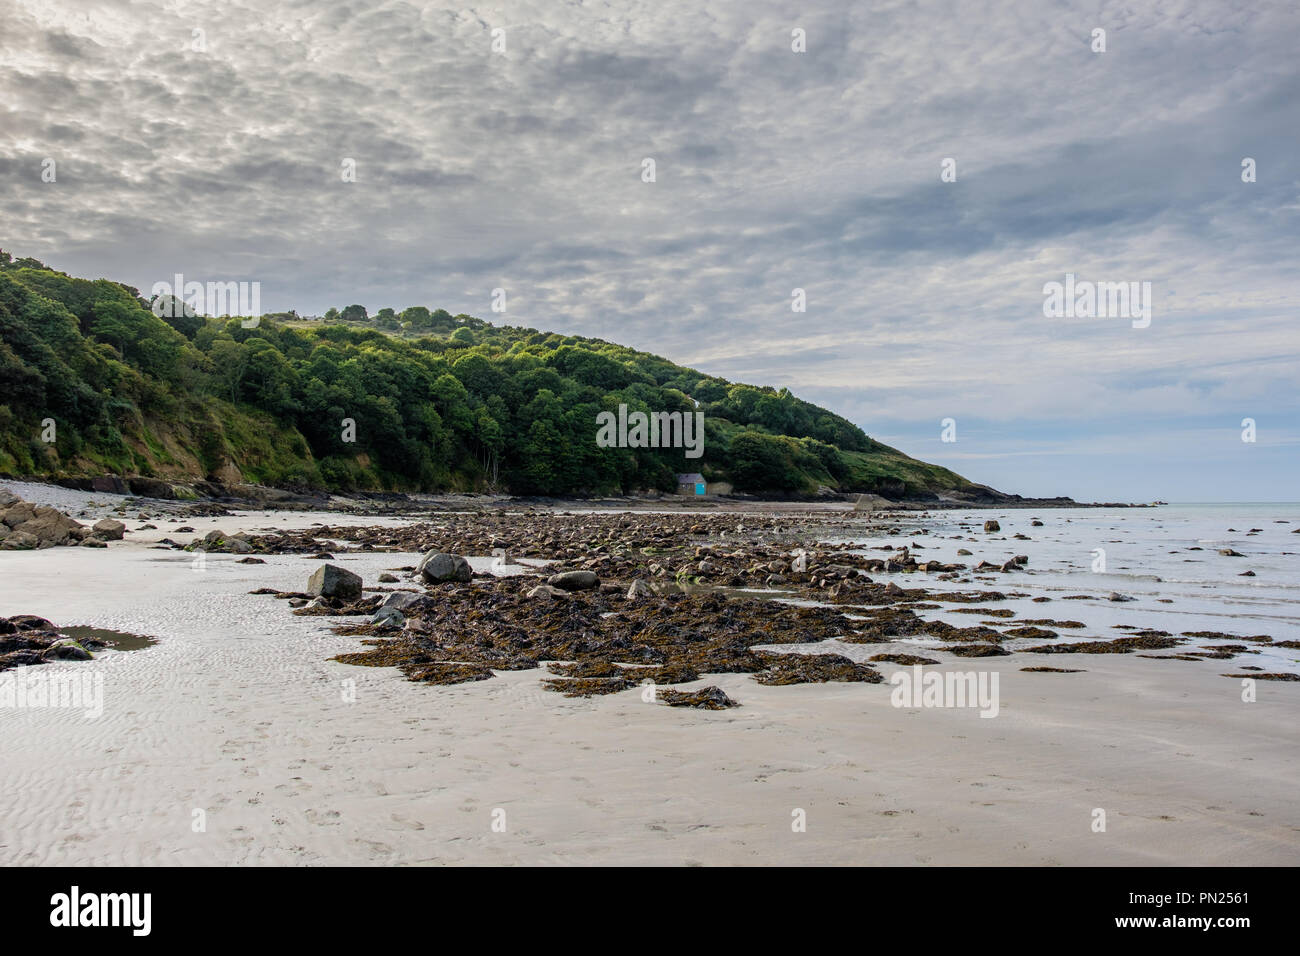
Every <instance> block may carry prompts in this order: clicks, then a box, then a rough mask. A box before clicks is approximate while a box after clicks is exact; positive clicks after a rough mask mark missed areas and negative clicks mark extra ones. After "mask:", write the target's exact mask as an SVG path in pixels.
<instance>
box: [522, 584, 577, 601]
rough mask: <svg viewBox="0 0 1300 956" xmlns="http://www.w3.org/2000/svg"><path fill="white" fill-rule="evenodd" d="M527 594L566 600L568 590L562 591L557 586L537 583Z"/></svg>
mask: <svg viewBox="0 0 1300 956" xmlns="http://www.w3.org/2000/svg"><path fill="white" fill-rule="evenodd" d="M528 596H529V597H530V598H537V599H543V600H563V601H567V600H568V599H569V592H568V591H563V590H561V589H560V588H557V587H552V586H551V585H549V584H539V585H537V587H535V588H533V589H532V590H531V591H529V592H528Z"/></svg>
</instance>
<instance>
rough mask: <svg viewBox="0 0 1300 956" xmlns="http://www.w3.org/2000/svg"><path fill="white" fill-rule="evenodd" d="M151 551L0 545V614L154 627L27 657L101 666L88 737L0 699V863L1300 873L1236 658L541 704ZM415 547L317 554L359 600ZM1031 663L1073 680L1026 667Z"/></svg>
mask: <svg viewBox="0 0 1300 956" xmlns="http://www.w3.org/2000/svg"><path fill="white" fill-rule="evenodd" d="M100 497H103V496H100ZM65 504H66V502H65ZM326 520H328V521H329V522H331V523H334V524H339V523H343V522H345V521H349V520H353V519H348V518H340V517H339V516H337V515H330V516H327V517H326V516H321V515H312V514H306V513H303V514H294V515H284V514H277V515H269V514H244V515H239V516H237V517H223V518H203V519H192V520H187V522H186V523H188V524H190V525H192V526H193V527H194V528H195V529H196V532H197V533H198V534H200V535H201V534H203V533H204V532H205V531H206V530H208V529H209V528H210V527H221V528H223V529H225V530H227V531H233V530H238V529H253V528H257V527H264V526H270V525H275V526H277V527H282V528H283V527H289V526H299V527H305V526H307V525H309V524H310V523H311V522H313V521H326ZM355 521H356V522H357V523H366V524H376V523H379V522H377V521H376V519H373V518H369V519H364V518H361V517H357V518H355ZM140 523H141V522H139V521H129V522H128V526H129V527H131V528H133V529H134V528H136V527H138V526H139V524H140ZM167 533H168V531H167V525H166V524H164V525H163V526H162V527H161V528H160V529H159V530H157V531H146V532H141V533H132V534H129V535H128V540H127V541H124V542H115V543H113V544H112V545H111V547H110V548H108V549H104V550H90V549H82V548H54V549H49V550H43V551H37V552H29V553H19V552H0V615H12V614H17V613H34V614H39V615H43V616H45V617H48V618H49V619H51V620H52V621H55V622H56V623H57V624H59V625H73V624H82V623H87V624H89V623H93V624H96V625H98V626H101V627H111V628H115V629H118V630H123V631H129V632H135V633H142V634H149V635H154V636H158V637H160V638H161V640H160V642H159V643H158V644H157V645H156V646H154V647H151V648H149V649H147V650H144V651H134V652H112V651H109V652H103V653H101V654H99V655H97V657H96V659H95V661H93V662H89V663H82V664H63V663H60V664H49V665H44V667H43V668H41V669H42V670H51V669H54V668H73V667H80V668H93V669H94V671H95V672H96V673H102V675H103V678H104V680H103V687H104V712H103V714H102V716H100V717H98V718H97V719H89V718H87V717H86V716H84V714H83V713H82V712H80V711H76V710H69V709H33V708H28V709H16V708H0V764H2V765H3V767H4V773H3V775H0V807H3V809H2V810H0V863H3V864H5V865H54V864H67V865H101V864H129V865H137V864H141V865H156V864H207V865H265V864H295V865H312V864H344V865H355V864H376V863H379V864H456V863H468V864H500V863H539V864H589V863H607V864H657V865H659V864H662V865H682V864H685V865H695V864H703V865H717V864H778V863H785V864H810V863H826V864H902V865H913V864H956V865H971V864H1012V865H1019V864H1023V865H1053V864H1084V865H1113V864H1120V865H1122V864H1138V865H1143V864H1155V865H1162V864H1195V865H1199V864H1218V865H1294V864H1295V863H1297V862H1298V861H1300V809H1298V808H1297V804H1296V801H1295V792H1296V788H1297V785H1298V784H1300V767H1298V765H1297V764H1298V761H1297V753H1298V751H1297V747H1296V742H1297V741H1296V730H1295V728H1296V726H1297V725H1298V723H1300V721H1298V718H1300V688H1297V686H1296V685H1295V684H1287V683H1273V682H1265V681H1261V682H1259V683H1258V690H1257V694H1258V699H1257V700H1256V701H1255V702H1253V703H1245V702H1243V701H1242V699H1241V686H1240V685H1241V682H1240V681H1237V680H1231V679H1227V678H1224V677H1222V676H1220V674H1221V673H1223V672H1225V671H1227V670H1232V669H1235V668H1234V665H1233V664H1232V663H1227V662H1220V661H1207V662H1203V663H1195V664H1191V663H1189V664H1186V665H1183V664H1180V663H1178V662H1168V661H1156V660H1149V659H1142V658H1140V657H1137V656H1135V655H1124V656H1106V655H1070V656H1068V657H1062V656H1061V655H1050V656H1049V655H1026V654H1015V655H1013V656H1011V657H1004V658H988V659H980V660H977V661H946V662H945V663H943V664H942V665H941V666H939V667H935V668H927V670H931V669H933V670H938V671H941V672H942V671H949V670H959V671H969V670H975V669H979V670H985V671H996V672H997V673H998V675H999V680H1000V691H1001V702H1000V712H999V714H998V716H997V717H996V718H994V719H987V718H982V717H980V716H979V712H978V711H977V710H975V709H957V708H948V709H942V708H907V707H902V708H899V707H894V706H892V705H891V701H890V698H891V691H892V687H891V685H890V684H889V683H884V684H875V685H871V684H835V683H831V684H809V685H799V686H777V687H768V686H762V685H759V684H757V683H755V682H754V681H753V680H751V679H750V677H749V676H748V675H745V674H721V675H709V676H708V677H707V679H706V680H704V681H701V682H699V683H700V684H701V685H702V684H716V685H718V686H720V687H721V688H723V689H724V690H725V691H726V692H727V693H728V694H729V695H731V696H732V697H734V698H735V699H736V700H737V701H739V702H740V704H741V706H740V707H738V708H735V709H732V710H728V711H722V712H709V711H694V710H690V709H676V708H668V707H664V706H661V705H658V704H655V703H647V702H645V701H643V700H642V697H641V695H640V694H638V693H636V692H635V691H631V692H624V693H619V694H614V695H610V696H606V697H598V698H592V699H568V698H565V697H562V696H561V695H559V694H554V693H548V692H544V691H542V690H541V687H540V679H541V678H542V677H543V676H545V675H544V674H542V673H539V672H538V671H536V670H532V671H515V672H501V673H499V674H498V676H497V677H496V678H495V679H493V680H488V681H483V682H479V683H471V684H465V685H459V686H450V687H443V686H426V685H420V684H414V683H411V682H409V681H407V680H405V679H404V678H403V676H402V675H401V674H400V673H398V672H397V671H395V670H393V669H389V668H367V667H351V666H347V665H344V664H341V663H335V662H331V661H330V660H328V658H330V657H331V656H333V655H334V654H337V653H340V652H344V651H348V650H356V649H357V645H358V639H357V638H354V637H342V636H338V635H335V634H332V633H331V632H330V631H329V630H328V625H329V624H331V623H335V622H334V621H332V620H331V619H329V618H313V617H297V616H293V615H290V614H288V613H287V609H286V608H285V607H284V606H283V603H282V602H273V601H270V600H269V599H267V598H265V597H256V596H251V595H249V594H248V592H249V591H250V590H253V589H255V588H258V587H265V586H270V587H275V588H280V589H285V590H293V589H300V588H302V587H303V586H304V585H305V582H306V578H307V576H308V574H309V573H310V572H311V571H312V570H313V569H314V568H315V567H317V566H318V565H319V564H320V562H319V561H316V560H311V559H309V558H306V557H303V556H296V555H267V556H265V557H266V562H267V563H266V564H264V565H240V564H237V563H235V561H236V556H235V555H225V554H212V555H208V556H207V557H206V569H205V570H204V571H202V572H196V571H195V570H194V569H193V564H194V559H193V557H192V556H191V555H187V554H184V553H179V552H169V551H164V550H154V549H151V548H150V547H149V542H150V541H151V540H157V539H158V538H160V537H162V536H165V535H166V534H167ZM415 558H416V555H403V554H393V553H375V554H357V553H345V554H339V555H338V558H337V563H338V564H341V565H342V566H344V567H346V568H349V569H351V570H353V571H355V572H356V573H358V574H361V575H362V576H363V578H364V579H365V581H366V583H367V584H372V583H373V582H374V581H375V580H376V578H377V576H378V574H379V573H380V572H381V571H383V570H386V569H390V568H394V567H397V566H400V565H404V564H410V563H413V561H414V560H415ZM490 560H491V559H490V557H482V558H475V559H474V563H475V565H476V567H480V568H482V567H486V566H487V565H488V564H489V563H490ZM805 649H807V648H806V647H804V648H801V650H805ZM818 649H819V650H824V649H826V648H824V647H823V646H822V645H818ZM834 650H835V652H836V653H841V654H844V655H845V656H848V657H852V658H854V659H858V660H865V659H866V656H867V655H868V654H872V653H878V652H880V651H882V650H904V651H908V650H910V651H915V650H916V648H915V647H914V646H910V647H909V646H908V645H905V644H899V645H897V647H890V646H885V647H882V646H881V645H851V644H843V645H840V646H838V647H836V648H834ZM1040 664H1041V665H1050V666H1057V667H1077V668H1083V669H1084V670H1085V671H1086V673H1073V674H1061V673H1026V672H1023V671H1021V670H1020V668H1022V667H1026V666H1033V665H1040ZM897 669H898V668H897V667H896V666H895V665H892V664H881V665H880V670H881V672H882V673H883V674H885V675H886V677H888V676H889V675H890V674H891V673H893V672H894V671H895V670H897ZM348 682H355V683H354V684H349V683H348ZM350 687H354V688H355V693H354V694H352V693H351V692H350V689H349V688H350ZM350 696H351V697H354V699H352V700H348V699H347V698H348V697H350ZM1098 808H1100V809H1102V810H1104V811H1105V815H1106V829H1105V832H1094V829H1093V821H1094V819H1095V815H1094V810H1096V809H1098ZM798 810H802V811H804V816H805V818H806V829H804V830H802V831H798V830H797V828H796V827H792V822H796V818H797V817H798V816H799V815H798V814H797V811H798ZM500 811H504V813H502V812H500ZM196 821H201V822H202V824H203V826H202V827H201V828H200V827H199V824H198V823H197V822H196ZM494 823H495V824H496V826H495V827H494ZM196 830H201V832H196Z"/></svg>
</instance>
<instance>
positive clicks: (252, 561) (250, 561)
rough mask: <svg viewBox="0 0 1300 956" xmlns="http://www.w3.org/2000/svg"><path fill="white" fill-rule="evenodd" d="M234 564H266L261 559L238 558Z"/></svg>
mask: <svg viewBox="0 0 1300 956" xmlns="http://www.w3.org/2000/svg"><path fill="white" fill-rule="evenodd" d="M235 563H236V564H266V562H265V561H263V560H262V559H261V558H240V559H239V560H238V561H236V562H235Z"/></svg>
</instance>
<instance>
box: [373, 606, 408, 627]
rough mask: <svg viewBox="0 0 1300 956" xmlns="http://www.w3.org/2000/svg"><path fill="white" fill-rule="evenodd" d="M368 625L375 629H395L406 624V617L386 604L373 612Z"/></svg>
mask: <svg viewBox="0 0 1300 956" xmlns="http://www.w3.org/2000/svg"><path fill="white" fill-rule="evenodd" d="M370 623H371V624H373V625H375V626H376V627H384V628H389V627H391V628H397V627H401V626H402V625H404V624H405V623H406V616H405V615H404V614H402V612H401V611H399V610H398V609H397V608H395V607H393V606H392V605H391V604H386V605H384V606H383V607H381V608H380V609H379V610H378V611H376V612H375V614H374V617H372V618H371V619H370Z"/></svg>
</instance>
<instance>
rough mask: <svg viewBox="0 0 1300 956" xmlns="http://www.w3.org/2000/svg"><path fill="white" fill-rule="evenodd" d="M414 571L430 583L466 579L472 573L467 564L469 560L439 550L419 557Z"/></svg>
mask: <svg viewBox="0 0 1300 956" xmlns="http://www.w3.org/2000/svg"><path fill="white" fill-rule="evenodd" d="M415 571H416V573H417V574H418V575H420V577H422V578H424V580H426V581H428V582H429V583H430V584H441V583H442V582H444V581H462V582H463V581H468V580H469V579H470V577H471V576H472V575H473V573H474V572H473V570H472V569H471V568H470V566H469V562H468V561H466V560H465V559H464V558H462V557H461V556H460V555H458V554H444V553H443V552H441V551H430V552H428V553H427V554H426V555H425V556H424V557H422V558H421V559H420V563H419V564H418V565H417V566H416V568H415Z"/></svg>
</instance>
